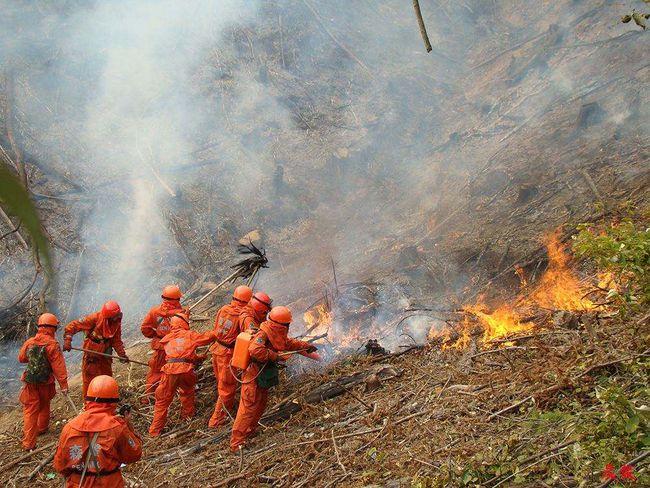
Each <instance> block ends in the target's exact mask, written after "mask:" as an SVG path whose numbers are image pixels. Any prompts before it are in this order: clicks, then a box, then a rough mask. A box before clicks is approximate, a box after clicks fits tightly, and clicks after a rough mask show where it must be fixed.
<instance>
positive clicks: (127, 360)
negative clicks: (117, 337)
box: [120, 356, 129, 364]
mask: <svg viewBox="0 0 650 488" xmlns="http://www.w3.org/2000/svg"><path fill="white" fill-rule="evenodd" d="M128 362H129V358H128V356H120V363H123V364H124V363H128Z"/></svg>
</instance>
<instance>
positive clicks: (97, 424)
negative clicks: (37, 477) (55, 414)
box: [54, 402, 142, 486]
mask: <svg viewBox="0 0 650 488" xmlns="http://www.w3.org/2000/svg"><path fill="white" fill-rule="evenodd" d="M115 407H116V405H115V404H114V403H109V404H107V403H95V402H86V404H85V407H84V411H83V412H82V413H80V414H79V415H78V416H76V417H75V418H74V419H72V420H71V421H70V422H68V423H67V424H66V425H65V426H64V427H63V430H62V431H61V437H60V438H59V445H58V446H57V449H56V453H55V455H54V469H56V470H57V471H58V472H59V473H61V474H62V475H63V476H66V477H68V476H70V475H71V474H74V473H77V474H81V472H82V471H83V467H84V464H85V462H86V458H87V452H88V446H89V444H90V442H91V441H92V439H93V438H94V436H95V434H96V433H99V434H98V436H97V440H96V444H97V445H98V446H99V452H97V455H96V458H95V459H91V462H90V463H88V469H87V471H88V472H90V473H96V472H103V473H107V472H111V471H114V470H118V469H119V467H120V465H121V464H129V463H134V462H136V461H138V460H139V459H140V457H141V456H142V440H141V439H140V437H139V436H138V434H137V433H136V432H135V431H134V430H133V428H132V427H131V425H130V424H129V423H128V422H127V421H126V420H125V419H123V418H122V417H118V416H116V415H115ZM86 479H93V478H92V477H89V478H86ZM97 479H101V478H97ZM85 484H86V483H84V485H85ZM112 486H115V485H112Z"/></svg>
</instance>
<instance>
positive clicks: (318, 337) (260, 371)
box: [228, 334, 327, 385]
mask: <svg viewBox="0 0 650 488" xmlns="http://www.w3.org/2000/svg"><path fill="white" fill-rule="evenodd" d="M326 335H327V334H326ZM321 338H322V336H316V337H312V338H311V339H309V340H308V341H307V342H314V341H316V340H318V339H321ZM303 352H307V349H299V350H297V351H287V352H281V353H278V356H283V357H287V356H292V355H294V354H300V353H303ZM311 354H314V353H311ZM305 357H308V358H309V359H313V360H314V361H320V359H321V358H320V356H318V355H316V357H312V356H305ZM267 364H268V363H264V364H263V365H262V367H261V368H260V370H259V371H258V372H257V374H256V375H255V378H252V379H251V380H250V381H242V380H240V379H239V378H237V375H236V374H235V372H234V371H233V369H232V364H229V365H228V368H230V374H232V377H233V378H235V381H237V383H240V384H242V385H247V384H249V383H252V382H253V381H255V380H256V379H257V377H258V376H259V375H261V374H262V371H264V368H265V367H266V365H267Z"/></svg>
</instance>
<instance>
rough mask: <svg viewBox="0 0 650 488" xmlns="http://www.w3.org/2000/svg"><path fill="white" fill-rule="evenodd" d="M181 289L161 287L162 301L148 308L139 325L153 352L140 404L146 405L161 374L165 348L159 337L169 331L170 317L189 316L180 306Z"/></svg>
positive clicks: (172, 286)
mask: <svg viewBox="0 0 650 488" xmlns="http://www.w3.org/2000/svg"><path fill="white" fill-rule="evenodd" d="M182 296H183V295H182V293H181V289H180V288H179V287H178V286H177V285H169V286H166V287H165V288H164V289H163V292H162V299H163V301H162V303H161V304H160V305H157V306H155V307H153V308H152V309H151V310H149V313H148V314H147V315H146V316H145V318H144V320H143V321H142V325H140V330H141V331H142V334H143V335H144V336H145V337H147V338H149V339H151V349H152V351H153V354H152V356H151V359H150V360H149V372H148V373H147V380H146V385H145V389H144V396H143V397H142V399H141V402H142V404H144V405H147V404H149V402H150V401H151V399H152V398H153V394H154V392H155V391H156V387H157V386H158V383H159V382H160V378H161V376H162V373H161V371H160V370H161V368H162V367H163V366H164V365H165V349H164V348H163V346H162V344H160V339H162V338H163V337H165V336H166V335H167V334H168V333H169V332H170V330H171V329H170V323H169V321H170V319H171V317H173V316H174V315H176V314H183V315H184V316H185V317H189V316H190V312H189V310H187V309H184V308H183V307H182V306H181V301H180V300H181V297H182Z"/></svg>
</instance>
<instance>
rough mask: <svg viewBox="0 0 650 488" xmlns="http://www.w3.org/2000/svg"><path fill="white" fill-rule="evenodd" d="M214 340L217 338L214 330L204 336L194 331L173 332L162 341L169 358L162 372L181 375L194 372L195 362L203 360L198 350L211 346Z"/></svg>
mask: <svg viewBox="0 0 650 488" xmlns="http://www.w3.org/2000/svg"><path fill="white" fill-rule="evenodd" d="M214 340H215V336H214V331H212V330H209V331H207V332H205V333H203V334H201V333H199V332H196V331H194V330H185V329H180V330H173V331H172V332H170V333H169V334H167V335H166V336H165V337H163V338H162V339H160V343H161V344H162V345H163V347H164V348H165V355H166V356H167V364H165V365H164V366H163V367H162V372H163V373H167V374H181V373H188V372H190V371H192V370H193V369H194V362H195V361H198V360H200V359H201V358H199V356H197V355H196V348H197V347H200V346H205V345H207V344H210V343H211V342H214Z"/></svg>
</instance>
